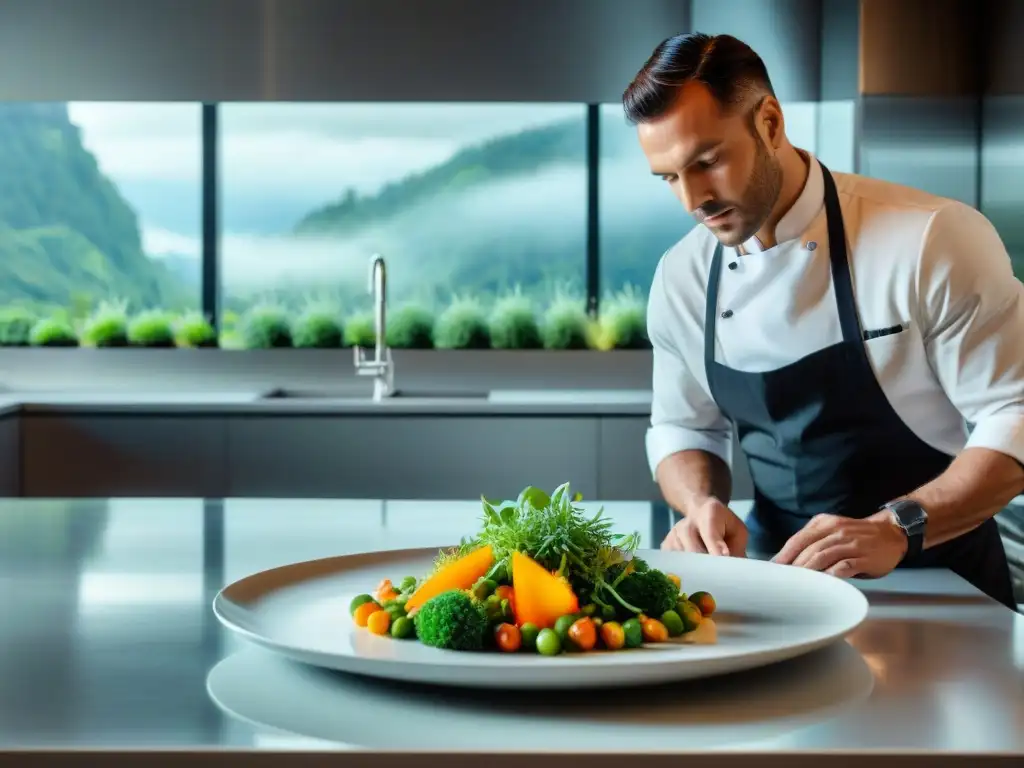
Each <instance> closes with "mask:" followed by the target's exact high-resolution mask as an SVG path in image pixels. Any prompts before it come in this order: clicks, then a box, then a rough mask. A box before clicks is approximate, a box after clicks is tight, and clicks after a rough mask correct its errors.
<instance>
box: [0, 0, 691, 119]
mask: <svg viewBox="0 0 1024 768" xmlns="http://www.w3.org/2000/svg"><path fill="white" fill-rule="evenodd" d="M688 25H689V3H688V2H685V0H629V2H628V3H624V2H622V1H621V0H518V1H517V2H515V3H481V2H478V1H477V0H430V2H411V1H410V0H342V1H339V0H260V1H259V2H257V1H256V0H89V2H69V1H68V0H4V2H3V3H0V100H4V99H29V100H34V101H45V100H87V101H88V100H118V101H125V100H145V101H165V100H191V101H200V100H202V101H213V100H224V101H236V100H277V101H292V100H310V101H321V100H324V101H349V100H355V101H376V102H380V101H404V100H412V101H574V102H601V101H604V102H608V101H616V100H618V99H619V97H620V96H621V93H622V90H623V88H624V87H625V85H626V84H627V83H628V82H629V79H630V78H631V77H632V76H633V74H634V73H635V72H636V70H637V68H638V67H639V66H640V65H641V64H643V62H644V60H645V59H646V58H647V56H648V55H649V54H650V52H651V50H652V49H653V47H654V46H655V45H656V44H657V43H658V42H659V41H660V40H661V39H663V38H664V37H667V36H668V35H671V34H674V33H676V32H680V31H683V30H685V29H687V27H688Z"/></svg>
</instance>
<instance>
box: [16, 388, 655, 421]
mask: <svg viewBox="0 0 1024 768" xmlns="http://www.w3.org/2000/svg"><path fill="white" fill-rule="evenodd" d="M272 389H273V388H266V389H252V390H242V391H196V392H188V391H175V392H154V391H143V392H125V391H118V392H107V391H100V392H89V391H74V392H70V391H50V392H0V415H4V414H13V413H25V414H60V413H102V414H108V413H129V414H143V413H155V414H170V413H178V414H203V413H205V414H212V415H232V414H263V415H278V414H279V415H291V416H295V415H302V414H311V413H312V414H350V415H386V414H421V415H490V416H499V415H553V416H559V415H566V416H572V415H579V416H643V417H648V416H650V413H651V396H652V395H651V393H650V392H649V391H646V390H632V389H613V390H600V389H562V390H560V389H542V390H516V389H508V390H500V389H499V390H494V391H492V392H490V393H488V394H487V395H483V396H473V395H469V394H467V395H465V396H459V395H444V396H438V397H429V396H417V397H396V398H389V399H386V400H384V401H381V402H374V401H373V400H372V399H371V398H370V396H369V395H367V394H362V393H360V392H353V393H347V392H342V393H341V394H342V396H337V397H335V396H329V397H305V396H304V397H291V398H274V397H267V394H268V392H270V391H271V390H272Z"/></svg>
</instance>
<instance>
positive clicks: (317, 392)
mask: <svg viewBox="0 0 1024 768" xmlns="http://www.w3.org/2000/svg"><path fill="white" fill-rule="evenodd" d="M489 395H490V393H489V392H422V391H416V390H404V389H400V390H398V391H396V392H395V393H394V394H393V395H391V397H388V398H385V401H387V400H401V401H405V400H486V399H487V398H488V396H489ZM263 399H264V400H358V401H366V400H369V399H370V395H368V394H365V395H364V394H354V393H352V392H346V391H341V390H336V389H333V390H332V389H292V388H288V387H278V388H276V389H272V390H270V391H269V392H265V393H264V394H263Z"/></svg>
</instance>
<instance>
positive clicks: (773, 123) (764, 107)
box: [759, 96, 785, 149]
mask: <svg viewBox="0 0 1024 768" xmlns="http://www.w3.org/2000/svg"><path fill="white" fill-rule="evenodd" d="M759 111H760V113H761V114H760V120H759V122H760V124H761V127H762V128H761V129H762V132H763V136H764V140H765V141H766V142H767V143H768V146H770V147H772V148H773V149H778V148H779V147H780V146H782V137H783V134H784V133H785V130H784V126H785V124H784V122H783V119H782V106H781V105H780V104H779V102H778V100H777V99H775V97H773V96H766V97H765V98H764V100H763V101H762V102H761V106H760V110H759Z"/></svg>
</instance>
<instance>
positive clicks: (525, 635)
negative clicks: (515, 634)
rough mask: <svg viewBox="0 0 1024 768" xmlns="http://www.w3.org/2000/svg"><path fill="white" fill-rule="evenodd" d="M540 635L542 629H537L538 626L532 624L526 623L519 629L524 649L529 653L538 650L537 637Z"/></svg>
mask: <svg viewBox="0 0 1024 768" xmlns="http://www.w3.org/2000/svg"><path fill="white" fill-rule="evenodd" d="M539 634H540V629H538V628H537V625H536V624H533V623H532V622H529V621H528V622H526V623H525V624H523V626H521V627H520V628H519V635H520V637H521V638H522V643H523V646H522V647H523V649H524V650H527V651H536V650H537V636H538V635H539Z"/></svg>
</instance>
